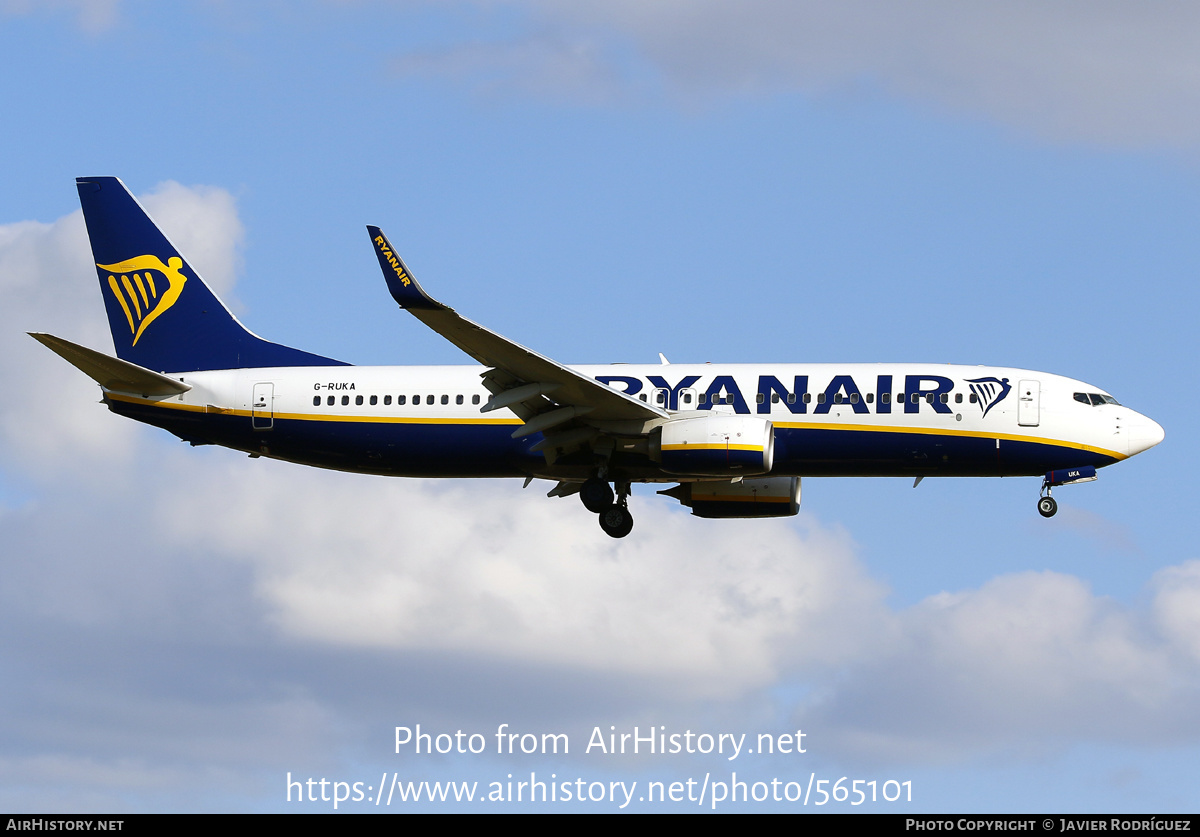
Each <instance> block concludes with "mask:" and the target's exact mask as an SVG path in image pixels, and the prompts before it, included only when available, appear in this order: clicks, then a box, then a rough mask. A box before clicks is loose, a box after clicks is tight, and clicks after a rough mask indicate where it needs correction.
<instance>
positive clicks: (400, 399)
mask: <svg viewBox="0 0 1200 837" xmlns="http://www.w3.org/2000/svg"><path fill="white" fill-rule="evenodd" d="M406 403H408V396H407V395H397V396H396V405H397V406H399V407H403V406H404V405H405V404H406Z"/></svg>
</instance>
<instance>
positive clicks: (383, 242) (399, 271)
mask: <svg viewBox="0 0 1200 837" xmlns="http://www.w3.org/2000/svg"><path fill="white" fill-rule="evenodd" d="M375 243H376V244H378V245H379V252H381V253H383V255H384V257H385V258H386V259H387V260H388V264H390V265H391V266H392V270H394V271H396V276H397V277H398V278H399V279H400V281H401V282H403V283H404V287H406V288H407V287H408V286H409V285H410V284H412V280H410V279H409V278H408V274H407V273H405V272H404V268H403V267H402V266H401V265H400V260H399V259H397V258H396V254H395V253H393V252H392V248H391V247H388V245H387V239H385V238H384V237H383V236H382V235H377V236H375Z"/></svg>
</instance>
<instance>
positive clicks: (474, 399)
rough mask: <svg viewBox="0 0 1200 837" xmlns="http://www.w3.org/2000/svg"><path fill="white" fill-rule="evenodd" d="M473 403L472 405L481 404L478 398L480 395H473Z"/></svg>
mask: <svg viewBox="0 0 1200 837" xmlns="http://www.w3.org/2000/svg"><path fill="white" fill-rule="evenodd" d="M471 403H472V404H478V403H479V396H478V395H472V396H471Z"/></svg>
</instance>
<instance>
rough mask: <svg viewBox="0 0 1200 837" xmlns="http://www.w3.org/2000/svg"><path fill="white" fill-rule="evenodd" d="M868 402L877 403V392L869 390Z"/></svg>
mask: <svg viewBox="0 0 1200 837" xmlns="http://www.w3.org/2000/svg"><path fill="white" fill-rule="evenodd" d="M867 403H868V404H874V403H875V393H873V392H868V393H867Z"/></svg>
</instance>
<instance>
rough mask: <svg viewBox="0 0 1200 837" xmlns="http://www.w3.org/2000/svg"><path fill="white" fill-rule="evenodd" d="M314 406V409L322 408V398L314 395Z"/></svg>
mask: <svg viewBox="0 0 1200 837" xmlns="http://www.w3.org/2000/svg"><path fill="white" fill-rule="evenodd" d="M313 406H314V407H320V406H321V396H319V395H314V396H313Z"/></svg>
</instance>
